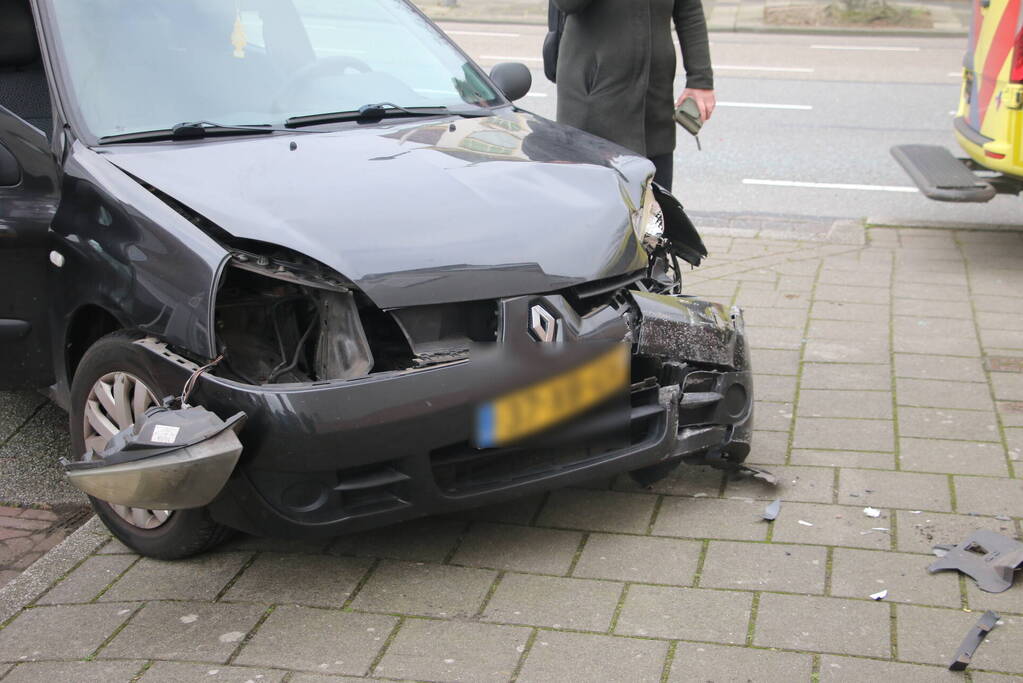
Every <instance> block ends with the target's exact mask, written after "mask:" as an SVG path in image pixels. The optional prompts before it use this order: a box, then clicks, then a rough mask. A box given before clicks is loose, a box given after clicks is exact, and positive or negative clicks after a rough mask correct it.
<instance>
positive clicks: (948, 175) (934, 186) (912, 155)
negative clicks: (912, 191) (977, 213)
mask: <svg viewBox="0 0 1023 683" xmlns="http://www.w3.org/2000/svg"><path fill="white" fill-rule="evenodd" d="M892 156H893V157H895V160H896V161H898V162H899V163H900V164H901V165H902V168H904V169H905V170H906V173H908V174H909V177H910V178H912V179H913V182H914V183H916V186H917V187H918V188H920V191H921V192H923V193H924V194H925V195H926V196H928V197H930V198H931V199H937V200H938V201H942V202H987V201H991V199H992V197H994V196H995V194H996V193H997V190H996V189H995V186H994V185H992V184H991V183H989V182H988V181H987V180H985V179H984V178H981V177H979V176H977V175H975V174H974V173H973V172H972V171H970V169H969V167H967V166H966V163H965V162H964V161H963V160H962V159H956V158H955V157H954V156H952V153H951V152H949V151H948V150H947V149H945V148H944V147H939V146H938V145H899V146H897V147H892Z"/></svg>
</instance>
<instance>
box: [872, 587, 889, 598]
mask: <svg viewBox="0 0 1023 683" xmlns="http://www.w3.org/2000/svg"><path fill="white" fill-rule="evenodd" d="M887 597H888V589H887V588H885V589H884V590H883V591H878V592H876V593H871V594H870V599H871V600H884V599H885V598H887Z"/></svg>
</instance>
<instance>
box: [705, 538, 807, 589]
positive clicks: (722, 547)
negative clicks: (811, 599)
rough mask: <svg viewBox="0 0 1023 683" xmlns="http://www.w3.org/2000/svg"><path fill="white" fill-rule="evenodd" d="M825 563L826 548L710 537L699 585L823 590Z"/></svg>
mask: <svg viewBox="0 0 1023 683" xmlns="http://www.w3.org/2000/svg"><path fill="white" fill-rule="evenodd" d="M826 565H827V550H826V549H824V548H814V547H807V546H798V545H781V544H778V543H735V542H731V541H711V543H710V546H709V548H708V550H707V557H706V559H705V560H704V563H703V571H702V572H701V573H700V586H701V587H704V588H737V589H743V590H769V591H783V592H788V593H823V592H824V573H825V570H826Z"/></svg>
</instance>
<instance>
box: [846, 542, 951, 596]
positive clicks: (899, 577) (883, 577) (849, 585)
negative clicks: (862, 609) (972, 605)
mask: <svg viewBox="0 0 1023 683" xmlns="http://www.w3.org/2000/svg"><path fill="white" fill-rule="evenodd" d="M933 561H934V556H933V555H931V556H926V555H909V554H904V553H893V552H874V551H870V550H851V549H849V548H835V552H834V555H833V556H832V560H831V563H832V569H831V594H832V595H834V596H837V597H846V598H868V597H870V596H871V595H873V594H874V593H877V592H878V591H882V590H885V589H887V590H888V595H887V597H885V600H887V601H888V602H909V603H915V604H918V605H936V606H940V607H959V606H960V604H961V602H962V601H961V598H960V595H959V579H958V578H957V577H956V576H955V575H954V572H942V573H939V574H928V573H927V572H926V567H927V565H929V564H930V563H931V562H933Z"/></svg>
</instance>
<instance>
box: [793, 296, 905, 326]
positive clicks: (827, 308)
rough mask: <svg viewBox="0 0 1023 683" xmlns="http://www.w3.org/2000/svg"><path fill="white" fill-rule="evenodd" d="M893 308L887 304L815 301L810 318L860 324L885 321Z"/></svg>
mask: <svg viewBox="0 0 1023 683" xmlns="http://www.w3.org/2000/svg"><path fill="white" fill-rule="evenodd" d="M890 311H891V308H890V307H889V306H888V305H887V304H856V303H848V302H841V301H815V302H814V304H813V308H811V309H810V317H811V318H816V319H819V320H856V321H860V322H876V321H878V320H883V321H885V324H886V325H887V322H888V317H889V315H890Z"/></svg>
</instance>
